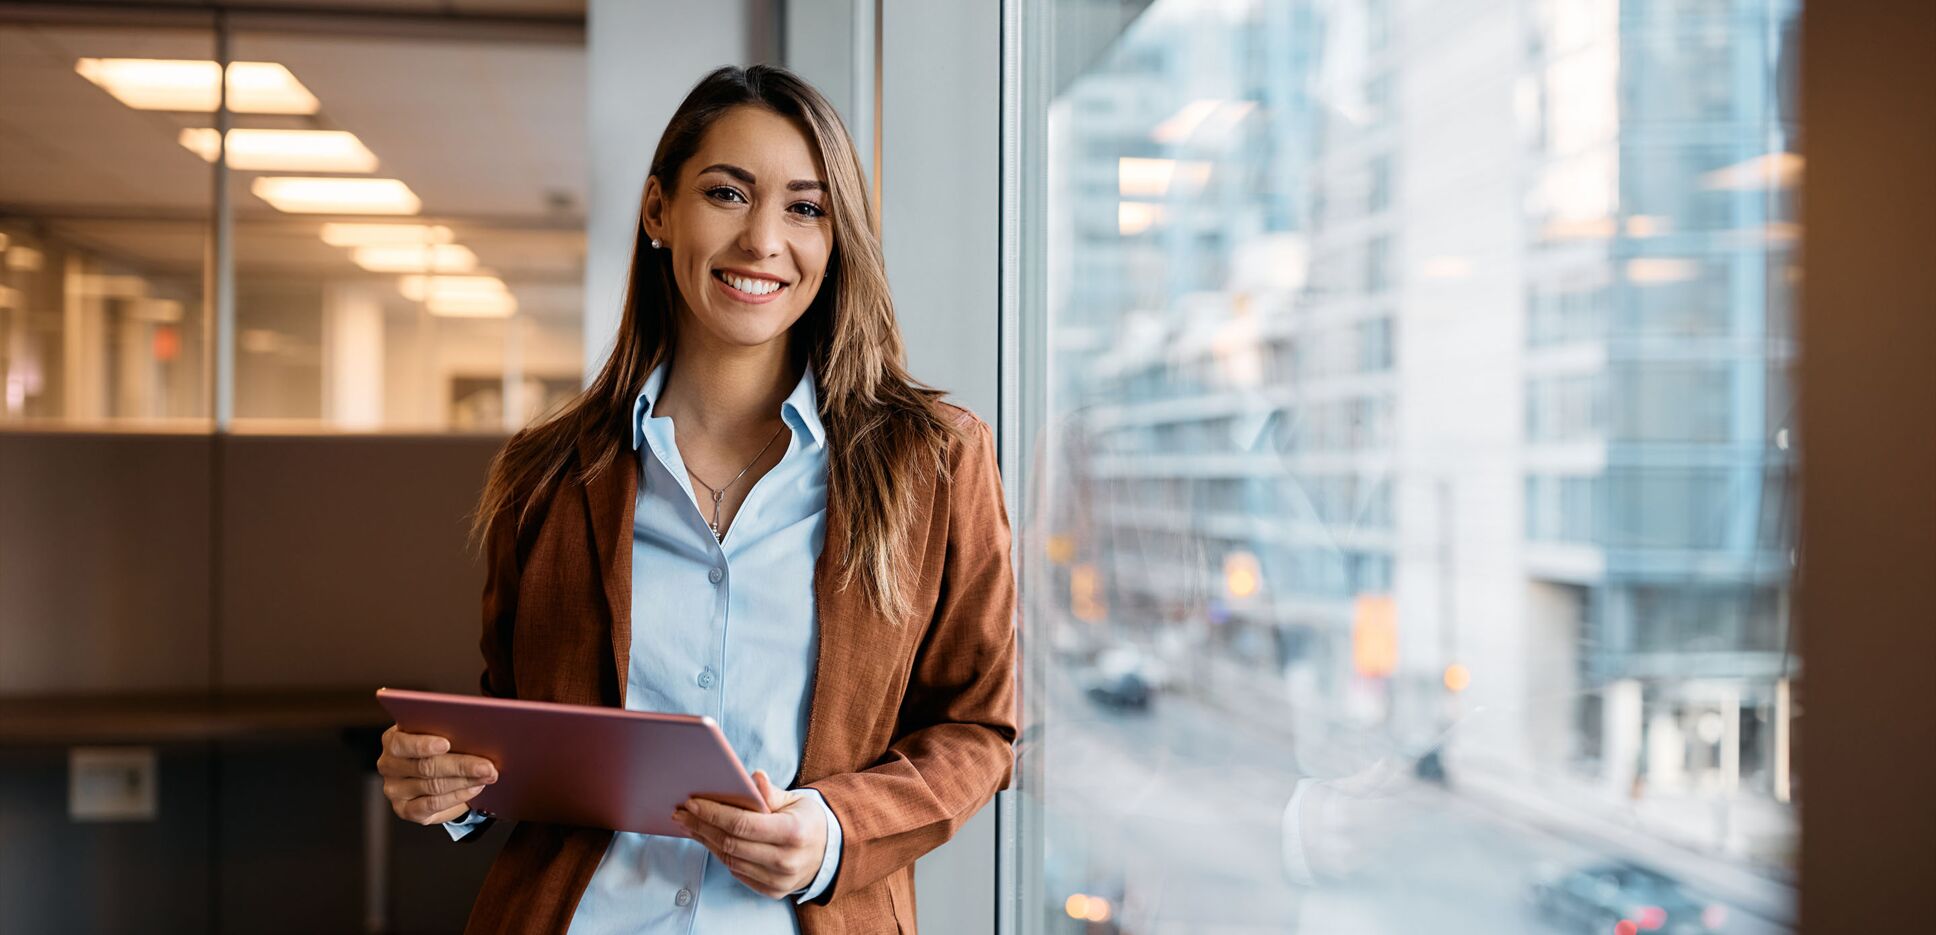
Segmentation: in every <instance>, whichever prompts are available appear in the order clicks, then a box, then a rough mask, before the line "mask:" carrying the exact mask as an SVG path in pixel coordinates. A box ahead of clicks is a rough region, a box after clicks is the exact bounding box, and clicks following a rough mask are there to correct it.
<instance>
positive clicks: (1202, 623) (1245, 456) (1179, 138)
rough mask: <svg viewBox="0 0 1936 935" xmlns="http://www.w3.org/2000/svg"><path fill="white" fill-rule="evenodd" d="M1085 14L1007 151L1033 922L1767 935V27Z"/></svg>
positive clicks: (1773, 404) (1780, 486) (1780, 390)
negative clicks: (1013, 207)
mask: <svg viewBox="0 0 1936 935" xmlns="http://www.w3.org/2000/svg"><path fill="white" fill-rule="evenodd" d="M1103 6H1109V7H1110V8H1111V9H1110V13H1109V15H1103V13H1102V12H1100V7H1099V6H1098V5H1097V4H1094V3H1088V2H1082V0H1039V2H1036V3H1033V4H1031V5H1028V6H1027V7H1025V10H1026V12H1024V13H1023V19H1024V25H1025V27H1027V28H1025V29H1024V31H1023V32H1024V40H1023V41H1025V42H1028V43H1029V44H1028V45H1027V46H1026V48H1025V50H1024V54H1023V55H1022V56H1021V61H1022V63H1023V64H1022V68H1023V83H1022V93H1021V95H1020V99H1021V102H1022V103H1021V105H1020V107H1021V110H1020V112H1019V115H1018V117H1019V120H1018V125H1019V133H1020V139H1019V140H1015V141H1011V142H1014V143H1016V144H1017V145H1019V147H1020V149H1021V152H1022V154H1023V159H1022V162H1021V165H1020V166H1019V167H1018V169H1017V170H1016V171H1017V178H1016V179H1015V180H1014V182H1015V184H1016V185H1017V186H1018V188H1019V191H1020V193H1021V199H1020V203H1019V210H1020V212H1021V215H1020V218H1019V219H1018V220H1019V222H1020V230H1021V235H1022V238H1021V239H1022V243H1023V247H1022V257H1021V259H1022V262H1021V263H1020V264H1019V266H1018V267H1017V268H1016V269H1014V270H1012V271H1011V272H1010V275H1012V276H1014V277H1016V281H1017V283H1018V284H1019V286H1020V289H1021V295H1022V309H1023V311H1022V321H1021V325H1022V335H1023V337H1022V341H1023V343H1024V347H1023V352H1022V353H1023V360H1024V361H1025V362H1027V366H1026V367H1025V368H1024V369H1025V372H1024V375H1023V381H1024V382H1025V384H1027V386H1026V387H1025V390H1024V394H1023V399H1024V404H1023V405H1024V413H1023V416H1024V422H1025V424H1026V427H1027V429H1028V431H1027V433H1026V435H1027V437H1028V438H1031V439H1033V441H1032V442H1031V444H1032V445H1033V446H1034V450H1032V451H1029V452H1027V453H1025V454H1024V456H1023V458H1022V459H1021V462H1020V463H1022V464H1023V465H1025V466H1029V467H1030V470H1031V472H1032V473H1031V475H1030V476H1029V477H1028V479H1027V483H1026V485H1025V487H1026V489H1027V490H1028V491H1029V495H1028V496H1027V497H1026V498H1025V499H1024V500H1023V502H1022V510H1023V514H1024V520H1025V522H1024V525H1023V530H1024V533H1023V539H1022V541H1023V546H1024V554H1025V561H1024V562H1023V566H1022V575H1023V582H1024V593H1025V595H1026V596H1027V597H1028V605H1027V607H1026V611H1025V618H1024V619H1025V627H1026V629H1025V634H1026V647H1027V656H1028V665H1027V667H1026V669H1025V671H1026V672H1027V673H1028V677H1029V681H1028V682H1027V691H1026V692H1025V700H1026V701H1027V705H1028V710H1027V719H1028V723H1027V725H1026V730H1025V733H1024V741H1023V744H1022V754H1021V755H1022V765H1021V770H1020V775H1021V776H1022V789H1023V795H1022V797H1021V815H1022V820H1023V823H1024V827H1023V829H1022V832H1021V839H1022V840H1023V841H1025V842H1029V847H1031V848H1032V847H1039V851H1036V850H1029V849H1026V848H1025V853H1024V855H1023V867H1024V870H1023V878H1022V885H1021V887H1020V892H1021V893H1023V894H1025V896H1024V897H1023V898H1024V899H1025V902H1024V904H1023V906H1022V917H1023V919H1024V920H1025V928H1026V929H1027V930H1029V931H1036V932H1082V931H1087V932H1116V931H1121V932H1139V933H1151V932H1232V933H1234V932H1281V931H1287V930H1295V931H1307V932H1326V933H1332V932H1349V933H1359V932H1395V933H1396V932H1403V933H1411V932H1474V933H1477V932H1488V933H1490V932H1501V931H1510V932H1531V933H1547V932H1552V933H1557V932H1614V931H1629V932H1631V931H1648V930H1656V931H1678V932H1708V931H1726V932H1738V933H1740V932H1754V933H1760V932H1778V931H1787V930H1788V929H1789V927H1790V926H1791V925H1792V924H1793V921H1792V920H1793V913H1794V898H1795V897H1794V885H1793V868H1794V862H1795V856H1796V853H1797V851H1798V847H1799V840H1798V829H1797V824H1796V815H1795V792H1796V789H1795V788H1794V787H1793V785H1792V776H1793V772H1792V767H1791V763H1792V757H1791V752H1790V751H1791V736H1790V724H1791V717H1792V709H1791V706H1790V698H1791V697H1792V693H1793V691H1794V677H1795V675H1796V673H1797V672H1798V660H1797V659H1796V658H1795V656H1794V646H1795V642H1794V640H1793V638H1792V634H1791V628H1790V624H1789V614H1788V604H1789V596H1790V588H1791V586H1792V577H1793V568H1794V552H1793V545H1794V530H1795V517H1794V503H1795V497H1794V492H1795V478H1796V465H1797V460H1796V453H1797V450H1798V448H1799V445H1800V438H1799V436H1798V435H1797V432H1796V427H1795V425H1794V421H1793V408H1792V400H1793V398H1794V393H1793V389H1792V387H1791V385H1790V384H1791V382H1792V376H1791V373H1792V364H1793V361H1794V359H1795V354H1796V351H1797V348H1796V345H1795V339H1794V329H1793V327H1792V323H1791V322H1790V321H1789V318H1790V315H1791V309H1792V306H1793V293H1794V290H1795V287H1796V283H1797V281H1798V279H1799V275H1798V273H1797V271H1796V270H1797V267H1796V250H1797V246H1798V241H1799V235H1800V231H1799V228H1798V226H1797V223H1796V217H1795V214H1794V205H1795V203H1796V196H1797V194H1798V188H1797V185H1798V182H1799V174H1800V167H1801V160H1802V157H1801V155H1800V146H1799V127H1798V126H1797V124H1796V122H1795V114H1796V108H1795V101H1794V92H1795V85H1794V70H1795V67H1796V65H1795V59H1796V54H1795V48H1794V35H1795V24H1796V17H1797V15H1798V13H1799V3H1798V2H1796V0H1646V2H1641V0H1629V2H1625V3H1622V2H1618V0H1515V2H1509V3H1481V2H1452V3H1425V2H1418V0H1252V2H1192V0H1155V2H1152V3H1146V4H1145V3H1130V4H1120V5H1103ZM1118 7H1120V9H1117V8H1118ZM1118 14H1120V15H1118ZM1029 28H1034V29H1040V30H1045V31H1047V33H1048V35H1047V36H1046V37H1044V36H1043V35H1041V34H1039V33H1038V34H1035V35H1033V36H1029V35H1028V29H1029ZM1036 381H1039V385H1037V383H1036Z"/></svg>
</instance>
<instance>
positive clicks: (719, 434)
mask: <svg viewBox="0 0 1936 935" xmlns="http://www.w3.org/2000/svg"><path fill="white" fill-rule="evenodd" d="M873 217H874V213H873V211H872V210H871V208H870V206H869V205H868V203H867V195H866V189H865V187H864V185H863V182H862V173H861V169H860V164H859V161H858V159H857V158H856V156H855V153H854V147H853V143H852V141H851V140H850V139H849V138H848V136H847V131H846V129H845V128H844V127H843V126H842V125H841V123H840V120H839V118H838V117H837V116H836V115H835V113H834V110H833V108H832V107H831V106H830V105H829V104H828V103H827V101H826V100H825V99H824V98H823V97H822V96H821V95H820V94H819V93H818V92H816V91H815V90H813V89H812V88H811V87H809V86H807V85H806V84H805V83H804V82H802V81H801V80H800V79H798V78H796V77H794V76H793V75H792V74H790V73H788V72H786V71H784V70H781V69H778V68H771V67H766V66H755V67H752V68H747V69H743V70H742V69H738V68H722V69H719V70H718V71H715V72H713V73H712V74H710V75H708V76H707V77H706V78H705V79H704V80H703V81H701V82H700V83H699V85H698V86H697V87H696V88H694V89H693V91H692V93H691V94H690V95H688V96H687V97H686V99H685V101H684V102H683V103H682V104H681V105H680V107H679V109H678V111H677V112H676V113H675V114H674V115H673V117H672V119H671V121H670V123H669V124H668V126H667V128H666V131H665V134H664V136H663V137H662V138H661V140H660V142H659V146H658V149H657V151H656V152H655V153H654V155H653V159H652V164H651V171H650V174H649V177H648V179H647V181H646V184H645V190H644V193H643V197H642V200H641V204H640V221H639V225H638V228H637V229H636V233H635V235H634V236H635V240H634V245H633V258H632V268H631V282H630V285H629V287H628V290H627V297H626V301H625V304H624V317H623V319H622V321H621V322H620V326H619V333H618V337H617V340H616V343H615V345H614V351H613V353H612V356H611V358H610V359H609V360H608V361H607V362H606V364H605V366H604V368H603V369H602V370H601V371H600V373H599V375H598V377H597V378H596V379H595V380H594V381H593V382H592V384H591V386H590V387H588V388H587V389H586V390H585V391H584V392H583V393H582V394H580V395H579V397H578V398H577V399H575V400H574V401H573V402H571V403H570V404H569V405H567V406H566V407H564V409H563V410H562V411H561V412H559V413H558V414H557V415H556V416H555V417H553V418H551V419H549V420H546V421H544V422H542V423H540V424H538V425H535V426H533V427H531V428H529V429H526V430H525V431H523V432H520V433H519V434H518V435H517V436H515V437H513V438H512V439H511V441H510V442H509V443H508V444H507V445H506V446H505V448H504V450H503V451H502V452H500V453H499V455H498V457H497V459H496V461H495V462H494V463H493V465H492V468H491V474H490V479H489V482H488V484H487V486H486V488H485V491H484V496H483V501H482V503H481V505H480V508H479V511H478V516H477V532H478V533H479V534H480V536H481V537H482V539H483V541H484V543H485V551H486V555H487V563H488V568H489V572H488V579H487V581H486V584H485V591H484V608H483V611H484V613H483V616H484V627H483V640H482V647H483V651H484V659H485V667H484V674H483V679H482V687H483V689H484V691H485V692H486V693H488V694H492V695H497V696H500V697H515V698H522V699H530V700H543V701H556V702H567V703H574V704H586V705H607V706H622V707H626V708H630V709H633V710H646V711H662V712H676V713H686V714H704V715H707V716H710V717H712V718H714V719H715V720H716V721H718V722H719V724H720V726H721V729H722V731H723V732H724V733H725V735H726V737H727V740H728V741H729V742H730V743H731V744H732V746H733V748H734V749H735V751H737V752H738V754H739V755H740V757H741V759H742V760H743V761H744V762H745V764H746V765H747V766H748V767H749V768H752V769H753V775H754V779H755V782H756V785H758V787H759V788H760V789H761V791H762V792H763V793H764V794H765V796H766V805H767V807H768V810H767V811H765V812H755V811H748V810H745V809H742V808H738V807H734V806H730V805H726V804H723V803H718V802H711V801H705V800H699V799H690V800H688V801H687V802H686V803H684V805H683V807H682V808H680V809H679V810H678V811H677V812H676V813H675V815H674V817H675V818H676V819H677V820H678V821H679V822H680V823H681V825H682V826H683V827H684V828H686V829H687V831H688V832H689V833H690V836H691V837H690V839H685V838H673V837H662V836H652V835H642V834H633V833H629V832H618V833H614V832H611V831H604V830H598V829H587V828H567V827H562V826H550V825H545V824H541V823H533V822H523V823H520V824H519V825H518V827H517V829H516V831H515V832H514V833H513V834H512V836H511V838H510V840H509V841H508V842H507V843H506V844H505V846H504V849H503V851H502V852H501V854H500V855H499V857H498V858H497V861H496V862H495V864H494V865H493V866H492V869H491V873H490V875H489V877H488V878H487V879H486V880H485V883H484V887H483V891H482V893H481V894H480V895H479V897H478V902H477V905H476V907H475V908H474V909H473V911H472V916H471V928H472V930H480V929H483V928H486V927H489V928H490V929H491V930H493V931H497V930H504V929H505V928H509V929H515V930H518V931H526V930H531V931H535V930H540V929H543V930H547V931H548V930H551V928H552V927H553V925H554V923H551V922H549V921H547V920H559V919H570V920H571V921H570V929H571V931H573V932H593V931H619V930H623V931H668V932H670V931H678V932H682V933H686V932H699V933H707V932H792V931H796V930H797V931H803V932H808V933H815V932H848V931H856V932H858V931H866V932H875V931H885V930H892V929H894V928H896V927H898V928H899V929H900V930H902V931H908V932H912V931H914V929H915V921H914V909H915V904H914V892H913V878H914V874H913V864H914V861H915V859H916V858H918V857H920V856H921V855H922V854H925V853H927V852H928V851H930V850H932V849H933V848H935V847H936V846H938V845H940V844H941V843H943V842H945V841H947V840H948V839H949V838H950V837H951V836H952V835H953V834H954V832H955V831H956V830H957V829H958V828H959V827H960V826H961V825H962V823H963V822H965V821H967V820H968V818H969V817H971V816H972V815H974V813H975V812H976V811H978V810H979V809H980V808H981V806H982V805H984V804H985V803H986V802H987V801H988V800H989V799H990V798H992V797H993V795H994V793H995V791H996V790H997V789H999V788H1000V787H1001V786H1002V785H1004V784H1005V783H1006V781H1007V779H1008V776H1009V772H1010V768H1011V764H1012V761H1013V759H1012V752H1011V751H1012V747H1011V744H1012V742H1013V740H1014V737H1015V730H1016V728H1015V711H1014V685H1013V681H1014V675H1013V671H1014V653H1015V636H1014V630H1013V624H1012V620H1013V610H1014V602H1015V583H1014V577H1013V575H1012V573H1011V571H1010V567H1009V526H1008V519H1007V511H1006V509H1005V507H1004V505H1003V502H1002V492H1001V480H1000V477H999V476H998V474H997V471H996V466H995V451H994V441H993V435H992V434H991V432H990V430H989V428H988V426H987V425H986V424H985V423H983V422H982V421H981V420H980V419H978V418H976V417H975V416H974V414H972V413H970V412H969V411H967V410H966V409H963V408H961V407H959V406H955V405H952V404H950V403H948V402H945V401H944V400H943V394H942V392H941V391H940V390H937V389H934V388H932V387H929V386H926V385H923V384H921V383H918V382H916V381H915V380H914V379H913V378H911V377H910V376H909V375H908V373H907V371H906V369H905V366H904V364H903V362H902V346H901V338H900V332H899V330H898V326H897V325H896V322H895V318H894V307H893V303H892V301H891V298H890V297H889V294H888V290H887V281H886V275H885V272H884V269H883V264H882V260H881V246H880V242H879V240H878V238H877V236H876V233H875V230H874V227H873V224H872V218H873ZM782 439H787V442H786V443H785V444H781V443H780V442H781V440H782ZM628 533H629V540H628ZM628 541H629V547H628ZM729 620H730V621H731V627H730V628H729V627H728V625H727V624H728V621H729ZM634 634H638V635H639V637H640V638H639V639H637V640H634V639H633V636H634ZM588 755H589V753H588ZM378 768H379V771H381V772H382V773H383V775H384V776H385V778H386V784H385V791H386V794H387V795H388V796H389V798H390V801H391V804H392V806H393V808H394V809H395V811H396V812H397V814H398V815H400V816H402V817H404V818H407V819H410V820H412V821H416V822H418V823H421V824H438V823H443V824H445V825H446V827H447V828H448V829H449V830H450V833H451V836H452V837H453V838H457V839H468V838H470V837H471V836H473V835H475V834H476V833H477V832H478V830H479V828H480V826H482V825H486V824H488V823H489V822H490V819H489V818H488V817H487V816H484V815H480V814H475V813H472V812H471V811H470V809H469V807H468V806H467V805H466V804H465V803H466V802H468V801H469V800H470V799H471V798H472V797H473V796H474V795H476V793H477V792H478V790H480V789H481V788H482V787H483V785H485V784H488V783H490V782H494V781H495V780H496V778H497V768H496V766H495V765H494V764H492V763H491V762H490V761H489V760H486V759H483V758H480V757H475V756H466V755H464V752H463V751H452V750H451V749H450V745H449V743H448V742H447V741H446V740H445V739H443V738H440V737H433V736H428V735H422V734H408V733H403V732H400V731H398V730H396V729H395V728H392V729H391V731H390V732H389V734H388V735H387V736H386V738H385V745H384V754H383V757H382V759H381V760H379V762H378Z"/></svg>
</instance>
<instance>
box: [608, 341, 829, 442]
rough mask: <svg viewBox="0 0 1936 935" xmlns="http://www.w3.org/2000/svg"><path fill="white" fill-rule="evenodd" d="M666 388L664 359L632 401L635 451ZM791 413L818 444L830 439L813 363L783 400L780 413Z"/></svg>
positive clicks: (793, 420)
mask: <svg viewBox="0 0 1936 935" xmlns="http://www.w3.org/2000/svg"><path fill="white" fill-rule="evenodd" d="M664 389H665V363H664V362H663V361H661V362H660V363H659V365H658V366H656V367H653V368H652V372H651V373H650V374H648V375H647V376H646V378H645V389H643V390H641V391H640V392H639V397H638V399H637V400H635V401H634V402H633V403H632V450H633V451H637V450H638V449H639V446H640V445H643V444H645V420H646V419H648V418H651V416H652V407H653V404H654V403H655V402H656V401H657V400H658V398H659V393H660V392H661V391H663V390H664ZM789 414H791V415H792V417H793V418H792V420H791V421H792V422H793V423H794V424H795V425H794V427H796V428H804V429H806V430H807V434H808V435H811V436H813V441H814V444H816V445H825V444H826V443H827V429H826V427H825V426H824V425H822V424H821V422H820V397H819V396H818V395H817V394H816V392H815V390H814V384H813V365H812V364H808V365H807V366H805V367H803V368H801V370H800V382H798V383H796V384H794V385H793V392H791V393H788V394H787V398H786V399H785V400H784V401H782V402H781V403H780V417H781V418H783V419H784V418H786V417H787V416H788V415H789Z"/></svg>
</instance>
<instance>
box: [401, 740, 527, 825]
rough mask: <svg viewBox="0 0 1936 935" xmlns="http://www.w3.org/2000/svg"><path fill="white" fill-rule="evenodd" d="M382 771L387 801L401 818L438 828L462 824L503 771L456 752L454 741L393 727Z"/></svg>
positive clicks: (476, 758)
mask: <svg viewBox="0 0 1936 935" xmlns="http://www.w3.org/2000/svg"><path fill="white" fill-rule="evenodd" d="M376 770H377V772H378V773H380V774H382V776H383V795H384V797H385V798H388V799H389V800H390V810H391V811H394V812H396V813H397V817H399V818H402V819H405V820H407V821H414V822H417V823H418V824H424V825H435V824H441V823H443V822H446V821H452V820H454V819H457V818H460V817H462V816H463V815H464V813H465V812H466V811H469V810H470V806H469V805H467V804H466V803H468V802H469V801H470V800H471V799H472V798H475V797H476V796H477V794H478V793H479V792H482V791H484V787H485V786H487V785H490V784H491V783H494V782H496V781H497V765H496V764H495V763H492V762H491V761H490V760H488V759H485V758H484V757H481V756H467V755H465V754H462V753H452V752H450V741H449V740H447V739H445V738H443V737H439V736H437V735H435V734H412V733H409V732H407V731H404V730H401V729H399V728H397V727H396V726H395V725H391V727H390V729H389V730H386V731H384V732H383V753H382V755H381V756H378V757H377V760H376Z"/></svg>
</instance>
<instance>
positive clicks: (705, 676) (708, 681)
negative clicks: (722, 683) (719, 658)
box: [699, 666, 719, 688]
mask: <svg viewBox="0 0 1936 935" xmlns="http://www.w3.org/2000/svg"><path fill="white" fill-rule="evenodd" d="M718 680H719V676H716V675H714V674H713V670H712V667H711V666H707V667H706V668H704V669H700V670H699V687H700V688H711V687H713V682H715V681H718Z"/></svg>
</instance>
